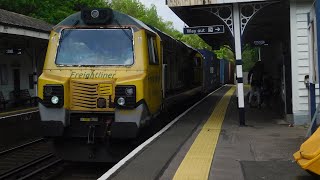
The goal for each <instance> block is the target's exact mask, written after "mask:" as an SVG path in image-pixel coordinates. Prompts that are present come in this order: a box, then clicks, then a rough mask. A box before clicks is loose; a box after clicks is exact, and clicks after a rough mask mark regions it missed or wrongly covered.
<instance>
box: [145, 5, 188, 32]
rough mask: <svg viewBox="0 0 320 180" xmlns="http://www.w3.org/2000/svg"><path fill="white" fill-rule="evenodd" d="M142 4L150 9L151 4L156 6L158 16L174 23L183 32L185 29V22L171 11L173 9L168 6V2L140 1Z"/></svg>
mask: <svg viewBox="0 0 320 180" xmlns="http://www.w3.org/2000/svg"><path fill="white" fill-rule="evenodd" d="M139 1H140V2H141V3H142V4H144V5H145V6H147V7H150V5H151V4H154V5H156V7H157V11H158V15H159V16H161V17H162V18H163V19H164V20H165V21H171V22H173V25H174V27H175V28H176V29H177V30H178V31H180V32H182V31H183V27H184V22H183V21H181V20H180V18H179V17H178V16H177V15H176V14H175V13H174V12H172V11H171V9H170V8H169V7H168V6H167V5H166V0H139Z"/></svg>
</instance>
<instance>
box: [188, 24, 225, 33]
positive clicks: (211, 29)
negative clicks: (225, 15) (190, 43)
mask: <svg viewBox="0 0 320 180" xmlns="http://www.w3.org/2000/svg"><path fill="white" fill-rule="evenodd" d="M183 33H184V34H220V33H224V25H214V26H195V27H187V28H183Z"/></svg>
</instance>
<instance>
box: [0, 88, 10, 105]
mask: <svg viewBox="0 0 320 180" xmlns="http://www.w3.org/2000/svg"><path fill="white" fill-rule="evenodd" d="M8 103H9V101H8V100H6V99H5V98H4V96H3V94H2V91H0V104H2V106H3V109H6V104H8Z"/></svg>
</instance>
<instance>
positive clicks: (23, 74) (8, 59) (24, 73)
mask: <svg viewBox="0 0 320 180" xmlns="http://www.w3.org/2000/svg"><path fill="white" fill-rule="evenodd" d="M27 50H28V52H29V53H30V52H32V50H31V49H27ZM36 56H37V59H38V63H37V64H38V75H40V73H41V70H40V69H42V67H40V66H43V61H44V58H45V52H39V53H38V54H37V55H36ZM2 64H5V65H6V67H7V74H6V76H7V78H8V84H7V85H2V84H1V81H0V91H2V93H3V95H4V97H5V99H7V100H8V99H9V98H10V97H9V93H10V92H11V91H13V90H14V82H13V70H14V69H19V70H20V89H28V90H29V92H30V95H31V96H36V93H35V89H31V88H29V75H31V74H32V73H33V70H34V66H33V64H32V57H31V56H30V55H29V54H27V52H26V51H23V54H22V55H7V54H3V53H0V65H2Z"/></svg>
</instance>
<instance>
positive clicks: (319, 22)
mask: <svg viewBox="0 0 320 180" xmlns="http://www.w3.org/2000/svg"><path fill="white" fill-rule="evenodd" d="M315 14H316V17H315V18H316V20H315V27H316V28H315V29H316V32H315V34H314V35H315V40H316V42H317V43H315V44H316V46H318V47H319V45H320V1H319V0H316V2H315ZM318 47H315V49H318ZM317 53H318V54H317V57H316V61H317V64H318V77H317V78H320V62H319V57H320V51H319V50H318V51H317ZM317 81H318V83H319V84H320V80H319V79H317ZM319 91H320V88H319ZM314 101H315V102H314V103H316V96H315V95H314ZM316 122H317V121H315V123H314V124H312V129H311V132H312V133H313V132H314V131H316V129H317V128H316Z"/></svg>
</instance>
